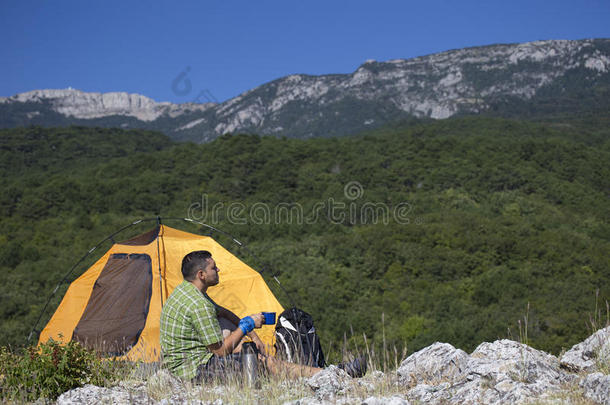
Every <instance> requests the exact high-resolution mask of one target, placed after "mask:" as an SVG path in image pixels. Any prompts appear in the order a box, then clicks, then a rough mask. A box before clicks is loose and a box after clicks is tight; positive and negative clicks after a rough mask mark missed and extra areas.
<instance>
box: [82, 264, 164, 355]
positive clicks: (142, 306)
mask: <svg viewBox="0 0 610 405" xmlns="http://www.w3.org/2000/svg"><path fill="white" fill-rule="evenodd" d="M151 295H152V264H151V260H150V256H148V255H147V254H135V253H132V254H123V253H118V254H113V255H110V257H109V259H108V262H106V265H105V266H104V268H103V270H102V272H101V273H100V275H99V277H98V279H97V280H96V282H95V284H94V285H93V291H92V292H91V296H90V297H89V302H88V303H87V307H86V308H85V312H84V313H83V316H82V317H81V319H80V321H79V322H78V325H77V326H76V328H75V329H74V335H73V338H74V339H75V340H77V341H78V342H80V343H81V344H83V345H85V346H86V347H89V348H93V349H95V350H97V351H98V352H100V353H102V354H107V355H113V356H117V355H122V354H125V353H126V352H127V351H129V349H131V347H132V346H133V345H135V344H136V342H137V341H138V338H139V337H140V333H142V330H143V329H144V324H145V323H146V317H147V315H148V308H149V305H150V297H151Z"/></svg>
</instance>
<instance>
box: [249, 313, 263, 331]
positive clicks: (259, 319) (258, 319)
mask: <svg viewBox="0 0 610 405" xmlns="http://www.w3.org/2000/svg"><path fill="white" fill-rule="evenodd" d="M250 318H252V319H253V320H254V327H255V328H260V327H261V326H263V323H264V322H265V317H264V316H263V313H262V312H259V313H258V314H253V315H250Z"/></svg>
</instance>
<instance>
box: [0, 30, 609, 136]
mask: <svg viewBox="0 0 610 405" xmlns="http://www.w3.org/2000/svg"><path fill="white" fill-rule="evenodd" d="M609 84H610V40H607V39H597V40H580V41H567V40H561V41H538V42H530V43H524V44H512V45H490V46H485V47H477V48H467V49H459V50H453V51H447V52H443V53H439V54H434V55H428V56H422V57H418V58H414V59H408V60H403V59H397V60H391V61H387V62H376V61H372V60H369V61H366V62H365V63H364V64H363V65H362V66H360V67H359V68H358V69H357V70H356V71H355V72H353V73H351V74H334V75H322V76H308V75H291V76H287V77H283V78H280V79H277V80H275V81H272V82H270V83H266V84H264V85H261V86H259V87H257V88H255V89H252V90H249V91H247V92H245V93H243V94H241V95H240V96H238V97H235V98H233V99H231V100H228V101H226V102H223V103H218V104H217V103H206V104H194V103H189V104H180V105H176V104H171V103H157V102H155V101H153V100H151V99H149V98H147V97H144V96H141V95H137V94H127V93H105V94H100V93H84V92H82V91H78V90H71V89H69V90H35V91H31V92H28V93H22V94H18V95H15V96H13V97H10V98H5V99H1V100H0V112H2V115H5V114H6V113H8V112H9V111H8V110H4V111H3V110H2V108H3V106H4V107H7V106H9V105H13V106H14V105H15V104H16V103H23V104H29V105H31V106H33V107H31V108H30V109H29V110H28V109H27V108H25V109H24V108H21V109H19V112H20V113H21V114H22V115H23V114H25V115H24V116H23V117H22V118H20V119H18V120H13V121H15V122H24V121H25V122H26V123H27V122H28V120H30V121H32V120H33V123H36V124H39V123H41V122H42V123H43V124H44V117H43V116H44V114H45V112H48V109H50V111H52V112H53V113H56V114H60V115H61V116H62V117H66V118H68V121H69V122H70V123H76V124H79V125H102V126H104V125H112V126H117V122H119V123H120V125H121V126H124V127H141V128H150V129H158V130H161V131H164V132H166V133H167V134H168V135H170V136H172V137H174V138H176V139H189V140H195V141H199V142H204V141H208V140H211V139H213V138H215V137H217V136H219V135H222V134H224V133H227V132H232V133H233V132H246V133H258V134H266V135H283V136H292V137H311V136H334V135H346V134H350V133H355V132H358V131H362V130H365V129H369V128H373V127H377V126H380V125H384V124H387V123H389V122H391V121H394V120H399V119H403V118H408V117H429V118H433V119H443V118H448V117H451V116H453V115H456V114H460V113H465V114H480V113H485V112H491V111H494V112H498V111H499V112H500V113H502V112H503V111H504V112H506V111H510V110H511V109H518V108H521V109H522V110H523V111H528V112H529V111H531V108H530V106H531V105H536V106H537V107H538V106H539V105H543V106H544V108H546V109H547V110H549V109H550V111H553V109H561V108H562V103H561V100H563V99H570V100H571V107H570V108H573V107H574V106H573V105H574V102H573V100H574V99H575V98H578V99H580V100H582V101H583V102H587V100H588V101H589V102H590V103H591V104H594V105H596V104H598V101H597V100H595V97H596V96H594V94H597V97H600V96H599V93H600V92H599V91H597V92H596V91H595V89H599V88H600V86H601V88H602V89H604V90H603V92H602V93H603V94H602V95H601V97H602V100H607V98H608V97H607V96H608V94H607V93H608V85H609ZM575 92H577V93H578V97H575V95H574V94H575ZM589 96H590V97H591V100H589V99H588V98H589ZM585 99H586V100H585ZM37 106H38V107H37ZM41 106H45V107H48V109H47V110H45V109H44V108H41ZM11 111H13V113H14V111H16V110H15V109H13V110H11ZM109 117H114V118H113V120H111V121H108V122H105V121H104V118H109ZM116 117H125V118H128V117H129V118H135V120H124V121H117V119H116ZM109 122H111V124H109ZM0 124H1V125H2V126H11V125H9V124H7V123H6V122H0Z"/></svg>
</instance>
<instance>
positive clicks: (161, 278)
mask: <svg viewBox="0 0 610 405" xmlns="http://www.w3.org/2000/svg"><path fill="white" fill-rule="evenodd" d="M157 225H158V226H159V234H158V235H157V265H158V266H159V297H161V308H163V276H162V275H161V249H160V248H159V238H162V237H163V233H162V232H161V217H157ZM163 246H165V243H164V244H163ZM164 256H165V255H164Z"/></svg>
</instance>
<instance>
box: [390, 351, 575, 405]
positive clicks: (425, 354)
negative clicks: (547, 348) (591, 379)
mask: <svg viewBox="0 0 610 405" xmlns="http://www.w3.org/2000/svg"><path fill="white" fill-rule="evenodd" d="M398 373H399V375H400V378H401V380H400V381H401V382H402V383H404V384H406V385H411V386H412V385H415V384H417V385H416V386H415V387H414V388H412V389H411V390H410V391H409V392H408V393H407V398H408V399H409V400H412V401H420V402H424V403H449V404H505V403H522V402H526V401H528V400H531V399H532V398H539V397H541V396H543V395H545V394H546V393H547V392H553V391H558V390H560V389H561V384H563V383H565V382H568V381H570V380H571V379H572V378H573V377H570V376H568V375H567V373H565V372H564V371H563V370H561V368H560V367H559V360H558V359H557V358H556V357H554V356H552V355H550V354H548V353H544V352H542V351H539V350H536V349H533V348H531V347H529V346H527V345H524V344H521V343H518V342H514V341H512V340H498V341H495V342H493V343H483V344H481V345H479V347H477V349H476V350H475V351H474V352H473V353H472V354H471V355H470V356H469V355H467V354H466V353H464V352H462V351H460V350H458V349H455V348H453V346H451V345H447V344H441V343H435V344H434V345H432V346H429V347H427V348H425V349H423V350H421V351H419V352H417V353H415V354H413V355H411V356H410V357H409V358H407V359H406V360H405V361H404V362H403V363H402V364H401V366H400V368H399V370H398Z"/></svg>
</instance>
